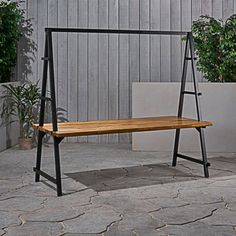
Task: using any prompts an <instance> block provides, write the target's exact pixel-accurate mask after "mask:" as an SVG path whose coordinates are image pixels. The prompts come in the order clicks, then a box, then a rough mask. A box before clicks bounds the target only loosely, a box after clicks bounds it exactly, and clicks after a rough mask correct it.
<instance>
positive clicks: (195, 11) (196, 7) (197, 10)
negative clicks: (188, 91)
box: [192, 0, 221, 81]
mask: <svg viewBox="0 0 236 236" xmlns="http://www.w3.org/2000/svg"><path fill="white" fill-rule="evenodd" d="M220 1H221V0H220ZM201 5H202V4H201V1H199V0H192V21H195V20H197V19H198V18H199V17H200V16H201V11H202V8H201ZM196 77H197V79H198V81H202V74H201V73H200V72H199V71H197V73H196Z"/></svg>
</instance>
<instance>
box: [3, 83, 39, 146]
mask: <svg viewBox="0 0 236 236" xmlns="http://www.w3.org/2000/svg"><path fill="white" fill-rule="evenodd" d="M3 86H4V87H5V89H6V90H5V93H4V95H3V96H2V97H1V98H2V99H3V105H2V110H1V117H2V119H3V120H4V122H5V123H11V122H15V121H17V122H19V126H20V137H19V147H20V149H24V150H25V149H31V148H32V146H33V137H32V128H31V125H32V123H33V121H34V120H35V114H36V113H37V107H38V102H39V99H40V89H39V88H38V86H37V84H32V83H23V84H20V85H18V86H13V85H11V84H9V85H3ZM12 118H13V119H12Z"/></svg>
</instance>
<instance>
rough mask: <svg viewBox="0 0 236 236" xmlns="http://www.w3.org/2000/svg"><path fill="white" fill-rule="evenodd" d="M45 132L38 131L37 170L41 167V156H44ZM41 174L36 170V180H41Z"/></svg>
mask: <svg viewBox="0 0 236 236" xmlns="http://www.w3.org/2000/svg"><path fill="white" fill-rule="evenodd" d="M44 135H45V133H43V132H41V131H39V133H38V147H37V157H36V167H35V169H36V170H40V169H41V158H42V145H43V137H44ZM39 180H40V175H39V173H37V172H35V182H39Z"/></svg>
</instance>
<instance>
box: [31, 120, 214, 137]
mask: <svg viewBox="0 0 236 236" xmlns="http://www.w3.org/2000/svg"><path fill="white" fill-rule="evenodd" d="M211 125H212V123H211V122H208V121H197V120H194V119H190V118H185V117H181V118H179V117H176V116H161V117H147V118H131V119H124V120H96V121H81V122H65V123H58V131H53V128H52V124H51V123H50V124H44V125H43V126H39V125H38V124H33V128H35V129H38V130H39V131H42V132H44V133H47V134H50V135H51V136H55V137H70V136H86V135H98V134H112V133H126V132H141V131H155V130H168V129H183V128H200V127H206V126H211Z"/></svg>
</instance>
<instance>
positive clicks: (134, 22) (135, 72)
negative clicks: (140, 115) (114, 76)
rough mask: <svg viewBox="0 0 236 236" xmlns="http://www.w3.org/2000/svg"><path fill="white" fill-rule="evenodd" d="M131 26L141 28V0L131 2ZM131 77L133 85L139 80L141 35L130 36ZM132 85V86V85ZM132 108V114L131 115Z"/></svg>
mask: <svg viewBox="0 0 236 236" xmlns="http://www.w3.org/2000/svg"><path fill="white" fill-rule="evenodd" d="M129 4H130V5H129V28H130V29H139V12H140V6H139V0H130V2H129ZM129 42H130V47H129V51H130V52H129V77H130V84H131V86H132V83H133V82H139V70H140V68H139V64H140V63H139V62H140V60H139V57H140V53H139V50H140V47H139V35H130V36H129ZM131 86H130V87H131ZM131 100H132V97H130V107H131V104H132V101H131ZM131 115H132V114H131V109H130V116H131Z"/></svg>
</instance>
